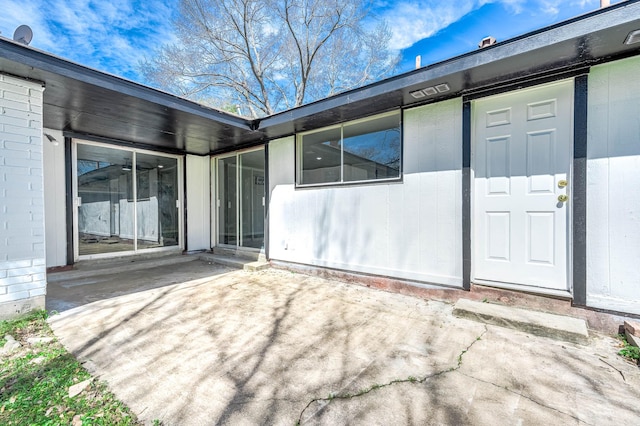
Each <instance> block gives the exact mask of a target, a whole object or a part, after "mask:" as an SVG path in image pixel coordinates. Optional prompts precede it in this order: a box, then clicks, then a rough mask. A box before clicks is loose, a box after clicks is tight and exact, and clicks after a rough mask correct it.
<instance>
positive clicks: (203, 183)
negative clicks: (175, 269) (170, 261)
mask: <svg viewBox="0 0 640 426" xmlns="http://www.w3.org/2000/svg"><path fill="white" fill-rule="evenodd" d="M210 161H211V160H210V159H209V157H200V156H197V155H187V156H186V165H185V167H186V175H187V178H186V179H187V182H186V188H187V197H186V201H187V206H186V207H187V250H188V251H196V250H209V249H210V248H211V242H210V236H211V210H210V206H211V200H210V198H209V195H210V194H209V191H210V187H211V186H210V179H209V164H210V163H209V162H210Z"/></svg>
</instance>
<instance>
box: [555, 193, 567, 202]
mask: <svg viewBox="0 0 640 426" xmlns="http://www.w3.org/2000/svg"><path fill="white" fill-rule="evenodd" d="M568 199H569V197H567V196H566V195H565V194H562V195H558V201H560V202H561V203H564V202H565V201H567V200H568Z"/></svg>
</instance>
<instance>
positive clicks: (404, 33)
mask: <svg viewBox="0 0 640 426" xmlns="http://www.w3.org/2000/svg"><path fill="white" fill-rule="evenodd" d="M598 2H599V0H451V1H447V2H443V1H437V0H400V1H397V2H386V1H384V0H379V1H378V2H377V3H376V5H377V6H378V7H380V8H381V11H380V13H379V14H378V15H379V17H380V18H382V19H385V20H386V21H387V23H388V24H389V28H390V29H391V31H392V37H391V42H390V47H391V48H392V49H398V50H400V49H405V48H407V47H410V46H411V45H413V44H414V43H416V42H417V41H419V40H422V39H424V38H426V37H429V36H431V35H433V34H434V33H436V32H438V31H440V30H441V29H443V28H446V27H447V26H449V25H451V24H453V23H454V22H456V21H458V20H460V19H461V18H463V17H464V16H465V15H467V14H468V13H470V12H473V11H474V10H476V9H478V8H480V7H482V6H483V5H485V4H487V3H502V5H503V6H504V7H505V8H507V10H509V11H510V12H511V13H513V14H521V13H531V14H534V15H537V14H545V15H551V16H555V15H557V14H558V12H559V11H560V8H562V7H563V6H568V5H572V6H578V7H580V8H583V9H585V11H586V10H592V9H595V8H596V7H597V4H598Z"/></svg>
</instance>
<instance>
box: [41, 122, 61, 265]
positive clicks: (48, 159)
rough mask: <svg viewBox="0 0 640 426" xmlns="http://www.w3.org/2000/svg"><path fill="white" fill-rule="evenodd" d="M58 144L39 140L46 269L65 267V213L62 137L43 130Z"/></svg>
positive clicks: (54, 131)
mask: <svg viewBox="0 0 640 426" xmlns="http://www.w3.org/2000/svg"><path fill="white" fill-rule="evenodd" d="M44 134H47V135H50V136H52V137H53V138H55V140H56V142H57V145H55V144H54V143H53V142H50V141H49V139H47V138H46V136H45V137H43V138H42V144H43V145H42V148H43V154H44V155H43V158H44V210H45V212H44V219H45V228H44V229H45V237H46V238H45V239H46V242H47V243H46V253H47V268H50V267H52V266H62V265H66V264H67V217H66V214H67V210H66V189H65V172H64V167H65V164H64V136H63V135H62V132H60V131H58V130H51V129H44Z"/></svg>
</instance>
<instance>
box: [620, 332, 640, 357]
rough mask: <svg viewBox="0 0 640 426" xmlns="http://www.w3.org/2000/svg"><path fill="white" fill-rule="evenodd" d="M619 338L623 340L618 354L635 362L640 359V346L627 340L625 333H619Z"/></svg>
mask: <svg viewBox="0 0 640 426" xmlns="http://www.w3.org/2000/svg"><path fill="white" fill-rule="evenodd" d="M618 338H619V339H620V340H621V344H622V349H620V350H619V351H618V355H620V356H623V357H625V358H627V359H629V360H631V361H633V362H635V363H639V361H640V348H638V347H637V346H633V345H630V344H629V342H627V337H626V336H625V335H624V334H618Z"/></svg>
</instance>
